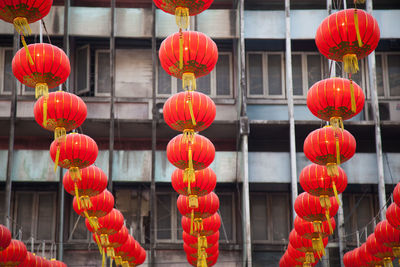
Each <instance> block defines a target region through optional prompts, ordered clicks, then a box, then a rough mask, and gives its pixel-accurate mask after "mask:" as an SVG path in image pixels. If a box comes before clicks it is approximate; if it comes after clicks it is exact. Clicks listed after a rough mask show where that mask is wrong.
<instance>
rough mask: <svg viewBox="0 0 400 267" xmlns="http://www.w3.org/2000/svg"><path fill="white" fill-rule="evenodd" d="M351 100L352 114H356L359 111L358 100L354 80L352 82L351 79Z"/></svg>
mask: <svg viewBox="0 0 400 267" xmlns="http://www.w3.org/2000/svg"><path fill="white" fill-rule="evenodd" d="M350 98H351V112H353V113H356V111H357V107H356V98H355V95H354V86H353V80H351V79H350Z"/></svg>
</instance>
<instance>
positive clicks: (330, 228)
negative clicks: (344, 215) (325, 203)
mask: <svg viewBox="0 0 400 267" xmlns="http://www.w3.org/2000/svg"><path fill="white" fill-rule="evenodd" d="M325 217H326V220H327V221H328V225H329V232H330V234H333V227H332V224H331V218H330V217H329V210H326V211H325Z"/></svg>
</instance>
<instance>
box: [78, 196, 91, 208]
mask: <svg viewBox="0 0 400 267" xmlns="http://www.w3.org/2000/svg"><path fill="white" fill-rule="evenodd" d="M80 200H81V204H82V207H83V208H85V209H88V208H91V207H92V206H93V204H92V202H91V201H90V197H89V196H81V197H80Z"/></svg>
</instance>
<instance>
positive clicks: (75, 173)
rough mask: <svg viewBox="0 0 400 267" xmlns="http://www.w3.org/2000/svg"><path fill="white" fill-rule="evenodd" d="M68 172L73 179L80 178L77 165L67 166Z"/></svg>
mask: <svg viewBox="0 0 400 267" xmlns="http://www.w3.org/2000/svg"><path fill="white" fill-rule="evenodd" d="M69 174H70V175H71V178H72V180H73V181H77V180H79V181H80V180H82V177H81V171H80V169H79V168H78V167H71V168H69Z"/></svg>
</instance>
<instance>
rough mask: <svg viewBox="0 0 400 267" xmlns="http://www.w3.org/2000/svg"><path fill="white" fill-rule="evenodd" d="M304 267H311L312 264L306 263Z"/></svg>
mask: <svg viewBox="0 0 400 267" xmlns="http://www.w3.org/2000/svg"><path fill="white" fill-rule="evenodd" d="M303 267H311V263H309V262H304V263H303Z"/></svg>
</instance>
